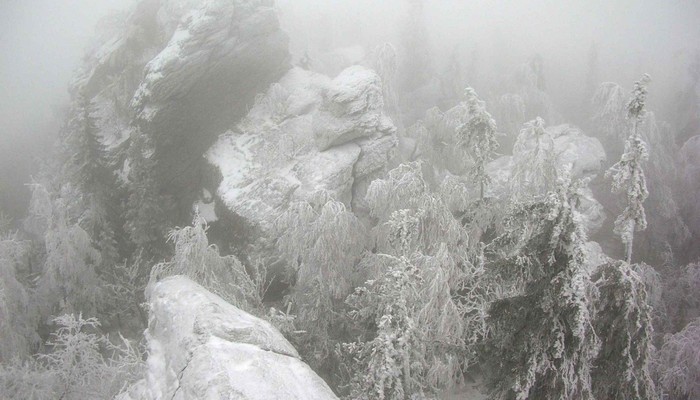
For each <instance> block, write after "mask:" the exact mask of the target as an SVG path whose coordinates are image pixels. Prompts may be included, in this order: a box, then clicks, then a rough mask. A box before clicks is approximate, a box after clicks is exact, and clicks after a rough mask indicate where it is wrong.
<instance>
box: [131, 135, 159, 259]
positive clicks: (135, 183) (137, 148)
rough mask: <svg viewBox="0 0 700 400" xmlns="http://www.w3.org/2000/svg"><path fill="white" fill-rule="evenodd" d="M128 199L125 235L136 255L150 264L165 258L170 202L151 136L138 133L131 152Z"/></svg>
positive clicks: (133, 139)
mask: <svg viewBox="0 0 700 400" xmlns="http://www.w3.org/2000/svg"><path fill="white" fill-rule="evenodd" d="M128 161H129V174H128V182H127V193H128V198H127V202H126V214H125V220H126V223H125V225H124V231H125V232H126V233H127V235H128V237H129V240H130V242H131V243H132V244H133V245H134V246H135V250H136V251H135V252H134V253H135V254H136V255H140V257H141V258H142V259H143V260H144V261H146V262H149V261H152V260H154V259H157V258H159V257H161V256H163V255H164V252H165V242H164V237H165V233H166V229H167V228H166V210H167V208H168V201H167V199H166V198H165V197H164V196H162V195H161V194H160V193H159V188H160V184H159V182H158V179H157V176H156V166H157V162H156V160H155V158H154V148H153V144H152V143H151V140H150V138H149V136H148V135H146V134H143V133H140V132H138V131H137V132H135V133H134V134H133V135H132V137H131V144H130V146H129V151H128Z"/></svg>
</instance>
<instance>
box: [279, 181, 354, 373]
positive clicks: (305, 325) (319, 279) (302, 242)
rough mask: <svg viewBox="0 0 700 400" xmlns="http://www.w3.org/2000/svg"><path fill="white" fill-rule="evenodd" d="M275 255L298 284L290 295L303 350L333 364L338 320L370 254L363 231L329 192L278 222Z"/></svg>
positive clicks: (290, 210)
mask: <svg viewBox="0 0 700 400" xmlns="http://www.w3.org/2000/svg"><path fill="white" fill-rule="evenodd" d="M275 232H276V235H277V236H278V239H277V243H276V246H277V249H278V251H279V253H280V255H281V257H282V259H283V261H284V262H285V263H286V264H287V267H288V268H289V269H290V273H291V275H292V276H293V278H294V279H295V283H294V287H293V289H292V301H293V302H294V303H295V307H294V311H295V313H296V314H297V325H298V327H299V328H301V329H303V330H305V331H306V334H305V336H304V338H303V339H302V343H301V346H302V347H303V348H305V349H308V351H309V352H310V353H311V356H312V359H311V360H310V362H311V363H312V364H313V365H315V366H319V365H322V364H324V363H327V362H329V361H330V360H329V359H328V357H329V355H330V354H331V352H332V349H333V342H334V339H333V337H334V336H335V335H337V334H338V332H337V331H333V330H332V328H333V325H334V322H337V318H336V316H335V315H336V314H337V308H338V306H339V305H342V300H344V299H345V297H346V296H347V295H348V294H350V292H351V291H352V288H353V286H354V285H353V281H355V280H357V278H356V277H355V276H354V274H353V271H354V267H355V265H356V264H357V262H358V261H359V260H360V258H361V256H362V253H363V252H364V251H365V248H366V236H367V233H366V231H365V227H364V225H363V224H362V223H361V222H360V221H359V220H358V219H357V217H356V216H355V215H354V214H353V213H352V212H350V211H349V210H347V209H346V207H345V205H344V204H343V203H342V202H339V201H337V200H335V199H334V198H333V197H332V196H331V195H330V194H329V193H328V192H326V191H322V190H321V191H318V192H316V193H315V194H314V195H313V196H312V198H311V199H310V201H303V200H302V201H297V202H293V203H292V204H290V206H289V208H288V209H287V210H286V211H285V212H284V213H283V214H282V215H280V217H279V218H278V219H277V220H276V221H275Z"/></svg>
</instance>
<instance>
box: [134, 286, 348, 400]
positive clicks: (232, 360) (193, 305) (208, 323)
mask: <svg viewBox="0 0 700 400" xmlns="http://www.w3.org/2000/svg"><path fill="white" fill-rule="evenodd" d="M148 299H149V306H150V308H149V322H148V330H147V331H146V339H147V342H148V350H149V351H148V354H149V355H148V360H147V372H146V378H145V379H144V380H143V381H141V382H139V383H138V384H136V385H134V387H132V388H131V390H130V391H129V393H128V394H127V395H126V396H125V397H123V398H124V399H128V398H133V399H142V400H156V399H173V400H189V399H192V400H194V399H241V400H256V399H261V400H262V399H265V400H272V399H279V400H295V399H298V400H327V399H336V398H337V397H336V396H335V395H334V394H333V392H332V391H331V389H330V388H329V387H328V385H326V383H325V382H324V381H323V380H322V379H321V378H320V377H319V376H318V375H316V374H315V373H314V372H313V371H312V370H311V369H310V368H309V367H308V366H307V365H306V364H305V363H304V362H302V361H301V360H300V359H299V355H298V353H297V351H296V350H295V349H294V347H293V346H292V345H291V344H289V342H288V341H287V340H286V339H285V338H284V337H283V336H282V334H280V333H279V331H277V330H276V329H275V328H274V327H272V326H271V325H270V324H269V323H267V322H266V321H263V320H261V319H259V318H256V317H254V316H252V315H250V314H248V313H245V312H243V311H241V310H240V309H238V308H236V307H234V306H232V305H231V304H228V303H226V302H225V301H224V300H223V299H221V298H220V297H218V296H216V295H214V294H213V293H211V292H209V291H207V290H206V289H204V288H203V287H201V286H199V285H198V284H196V283H194V282H193V281H191V280H189V279H188V278H185V277H183V276H174V277H169V278H166V279H164V280H162V281H160V282H158V283H156V284H155V285H154V286H153V287H152V288H151V289H150V291H149V293H148Z"/></svg>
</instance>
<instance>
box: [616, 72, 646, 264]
mask: <svg viewBox="0 0 700 400" xmlns="http://www.w3.org/2000/svg"><path fill="white" fill-rule="evenodd" d="M649 81H650V78H649V75H646V74H645V75H644V77H643V78H642V79H641V80H639V81H637V82H635V85H634V90H633V91H632V98H631V99H630V101H629V102H628V103H627V116H628V118H629V119H630V120H631V121H632V134H631V135H630V136H629V138H627V141H626V142H625V151H624V152H623V154H622V157H621V158H620V161H618V162H617V163H616V164H615V165H613V166H612V167H611V168H610V169H609V170H608V171H607V172H606V176H612V179H613V184H612V189H613V192H621V191H622V192H624V193H625V194H626V197H627V198H626V200H627V204H626V207H625V209H624V210H623V211H622V214H620V215H619V216H618V217H617V219H616V220H615V233H617V234H618V235H620V237H621V238H622V242H623V243H624V244H625V247H626V256H625V259H626V260H627V262H628V263H631V262H632V248H633V244H634V232H635V231H642V230H644V229H646V227H647V220H646V214H645V212H644V205H643V203H644V200H646V198H647V197H648V196H649V192H648V191H647V185H646V178H645V176H644V170H643V169H642V163H643V162H645V161H646V160H648V159H649V152H648V150H647V145H646V143H645V142H644V140H643V139H642V137H641V135H640V134H639V123H640V121H641V120H642V118H643V117H644V113H645V110H644V107H645V103H646V96H647V89H646V87H647V85H648V83H649Z"/></svg>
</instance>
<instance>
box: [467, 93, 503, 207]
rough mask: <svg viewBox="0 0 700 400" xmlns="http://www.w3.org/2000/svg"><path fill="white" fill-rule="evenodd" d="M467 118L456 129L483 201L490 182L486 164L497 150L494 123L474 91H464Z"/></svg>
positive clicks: (471, 174) (470, 173)
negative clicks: (467, 112)
mask: <svg viewBox="0 0 700 400" xmlns="http://www.w3.org/2000/svg"><path fill="white" fill-rule="evenodd" d="M465 97H466V103H467V109H468V111H469V117H468V119H467V122H465V123H464V124H462V125H460V126H459V127H458V128H457V133H458V135H459V139H460V142H461V145H462V146H463V148H464V149H465V150H466V151H467V153H468V154H469V155H470V156H471V158H472V161H473V163H474V164H473V165H472V167H471V170H470V172H469V175H470V176H471V177H472V179H473V180H474V182H475V183H476V184H477V185H478V186H479V187H480V192H479V193H480V195H479V198H480V199H482V200H483V199H484V189H485V186H486V185H488V184H489V183H490V182H491V179H490V177H489V175H488V174H487V173H486V164H488V162H489V161H491V159H493V157H494V155H495V153H496V150H497V149H498V141H497V140H496V122H495V121H494V120H493V118H491V114H489V113H488V112H487V111H486V106H485V104H484V102H483V101H481V100H480V99H479V97H478V96H477V94H476V92H475V91H474V89H472V88H470V87H468V88H466V89H465Z"/></svg>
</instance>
